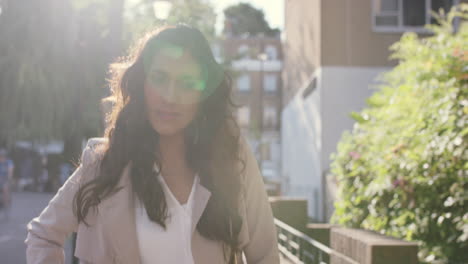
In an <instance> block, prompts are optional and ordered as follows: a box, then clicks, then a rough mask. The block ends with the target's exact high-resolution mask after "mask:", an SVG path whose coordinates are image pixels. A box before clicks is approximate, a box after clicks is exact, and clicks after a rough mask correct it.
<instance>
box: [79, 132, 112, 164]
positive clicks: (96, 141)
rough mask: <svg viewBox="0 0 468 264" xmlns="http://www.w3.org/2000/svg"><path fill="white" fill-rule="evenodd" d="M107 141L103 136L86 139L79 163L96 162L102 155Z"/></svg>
mask: <svg viewBox="0 0 468 264" xmlns="http://www.w3.org/2000/svg"><path fill="white" fill-rule="evenodd" d="M108 142H109V141H108V139H107V138H104V137H95V138H90V139H88V142H87V143H86V147H85V148H84V150H83V154H82V155H81V163H82V164H83V165H89V164H94V163H98V162H99V161H100V160H101V159H102V157H103V155H104V152H105V150H106V148H107V145H108Z"/></svg>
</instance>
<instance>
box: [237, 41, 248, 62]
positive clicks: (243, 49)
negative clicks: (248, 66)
mask: <svg viewBox="0 0 468 264" xmlns="http://www.w3.org/2000/svg"><path fill="white" fill-rule="evenodd" d="M237 55H238V56H239V57H240V58H241V59H249V58H250V55H249V46H247V45H245V44H242V45H240V46H239V48H238V49H237Z"/></svg>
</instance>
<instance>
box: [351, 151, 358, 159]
mask: <svg viewBox="0 0 468 264" xmlns="http://www.w3.org/2000/svg"><path fill="white" fill-rule="evenodd" d="M349 155H350V156H351V157H352V158H353V159H359V158H360V157H361V154H359V153H357V152H356V151H351V152H349Z"/></svg>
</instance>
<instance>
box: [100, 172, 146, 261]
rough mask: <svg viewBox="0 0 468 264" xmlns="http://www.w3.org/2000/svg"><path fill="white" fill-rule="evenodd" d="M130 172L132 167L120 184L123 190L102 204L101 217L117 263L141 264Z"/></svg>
mask: <svg viewBox="0 0 468 264" xmlns="http://www.w3.org/2000/svg"><path fill="white" fill-rule="evenodd" d="M129 172H130V165H128V166H127V167H126V168H125V170H124V172H123V175H122V177H121V179H120V182H119V184H118V186H119V187H122V189H121V190H119V191H118V192H117V193H115V194H114V195H112V196H111V197H110V198H109V199H108V200H105V201H103V202H102V207H101V208H102V209H101V210H102V212H101V217H102V219H103V221H104V223H103V226H104V227H105V229H106V235H107V239H108V240H109V243H110V244H111V246H112V249H113V251H114V254H115V258H116V259H117V263H135V264H139V263H141V260H140V252H139V248H138V239H137V234H136V225H135V213H134V204H133V201H134V197H133V192H132V187H131V182H130V177H129Z"/></svg>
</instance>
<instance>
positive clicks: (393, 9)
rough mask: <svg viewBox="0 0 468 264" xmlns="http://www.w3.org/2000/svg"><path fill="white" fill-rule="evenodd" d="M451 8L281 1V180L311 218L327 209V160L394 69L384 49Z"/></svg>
mask: <svg viewBox="0 0 468 264" xmlns="http://www.w3.org/2000/svg"><path fill="white" fill-rule="evenodd" d="M459 2H460V1H457V0H360V1H351V0H344V1H343V0H285V33H284V34H285V43H284V48H283V49H284V67H283V75H282V79H283V107H282V121H283V122H282V126H281V135H282V140H281V141H282V150H281V152H282V153H283V155H282V163H281V164H282V165H281V168H282V170H281V177H282V178H281V180H282V186H283V189H284V191H285V194H286V195H290V196H301V197H305V198H307V199H308V201H309V208H308V209H309V216H310V217H311V218H313V219H315V220H317V221H328V219H329V217H330V215H331V213H332V211H333V205H332V202H333V192H334V188H333V185H334V184H333V176H332V175H330V162H331V159H330V154H332V153H333V152H335V151H336V146H337V143H338V141H339V139H340V137H341V135H342V133H343V131H345V130H351V129H352V127H353V125H354V121H353V120H352V119H351V118H350V116H349V114H350V113H351V112H353V111H360V110H361V109H362V108H363V107H364V106H365V99H366V98H368V97H369V96H370V95H371V94H372V93H373V92H374V89H373V88H374V87H376V86H377V85H378V82H379V81H378V76H379V75H380V74H381V73H383V72H385V71H388V70H390V69H391V68H392V67H394V66H395V65H396V63H397V62H396V61H392V60H389V55H390V50H389V47H390V46H391V45H392V44H393V43H395V42H396V41H398V40H399V39H400V37H401V36H402V34H403V33H404V32H406V31H414V32H417V33H419V34H423V35H424V34H428V33H429V32H428V31H427V30H426V29H424V27H423V26H424V25H425V24H428V23H434V20H433V19H432V18H431V11H432V10H438V9H439V8H443V9H445V10H448V9H450V7H451V6H452V5H454V4H458V3H459ZM462 2H463V1H462Z"/></svg>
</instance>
